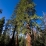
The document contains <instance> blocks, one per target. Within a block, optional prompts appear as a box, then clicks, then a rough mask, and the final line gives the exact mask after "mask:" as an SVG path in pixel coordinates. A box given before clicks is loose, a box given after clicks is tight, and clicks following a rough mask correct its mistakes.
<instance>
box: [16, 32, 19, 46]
mask: <svg viewBox="0 0 46 46" xmlns="http://www.w3.org/2000/svg"><path fill="white" fill-rule="evenodd" d="M16 46H19V41H18V32H17V34H16Z"/></svg>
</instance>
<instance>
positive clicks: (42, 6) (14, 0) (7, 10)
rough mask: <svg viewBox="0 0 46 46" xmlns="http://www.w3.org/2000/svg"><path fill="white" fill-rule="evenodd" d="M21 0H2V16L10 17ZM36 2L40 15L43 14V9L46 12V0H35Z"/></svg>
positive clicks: (0, 2) (37, 11)
mask: <svg viewBox="0 0 46 46" xmlns="http://www.w3.org/2000/svg"><path fill="white" fill-rule="evenodd" d="M18 2H19V0H0V9H2V14H0V18H2V17H3V16H5V17H6V19H9V18H10V17H11V15H12V14H13V11H14V8H15V7H16V5H17V4H18ZM34 3H35V4H36V7H35V9H36V13H37V15H39V16H42V15H43V14H42V11H43V12H46V0H34Z"/></svg>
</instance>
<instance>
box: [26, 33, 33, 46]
mask: <svg viewBox="0 0 46 46" xmlns="http://www.w3.org/2000/svg"><path fill="white" fill-rule="evenodd" d="M26 46H32V39H31V36H30V33H27V34H26Z"/></svg>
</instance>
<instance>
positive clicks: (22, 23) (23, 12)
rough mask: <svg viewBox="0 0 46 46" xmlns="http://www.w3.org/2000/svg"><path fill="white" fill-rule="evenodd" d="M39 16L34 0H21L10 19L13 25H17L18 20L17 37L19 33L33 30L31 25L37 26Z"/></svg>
mask: <svg viewBox="0 0 46 46" xmlns="http://www.w3.org/2000/svg"><path fill="white" fill-rule="evenodd" d="M38 18H39V17H38V16H37V15H36V14H35V4H34V2H33V0H20V2H19V3H18V5H17V7H16V9H15V10H14V13H13V15H12V17H11V20H10V21H11V24H12V26H13V27H15V24H16V22H17V24H16V25H17V28H16V30H15V32H17V38H18V34H19V33H22V32H23V33H26V32H31V29H30V27H32V26H36V22H35V21H36V20H37V19H38ZM27 25H28V26H27ZM37 26H38V25H37ZM27 30H28V31H27ZM17 42H18V39H17ZM17 44H18V43H17Z"/></svg>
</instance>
